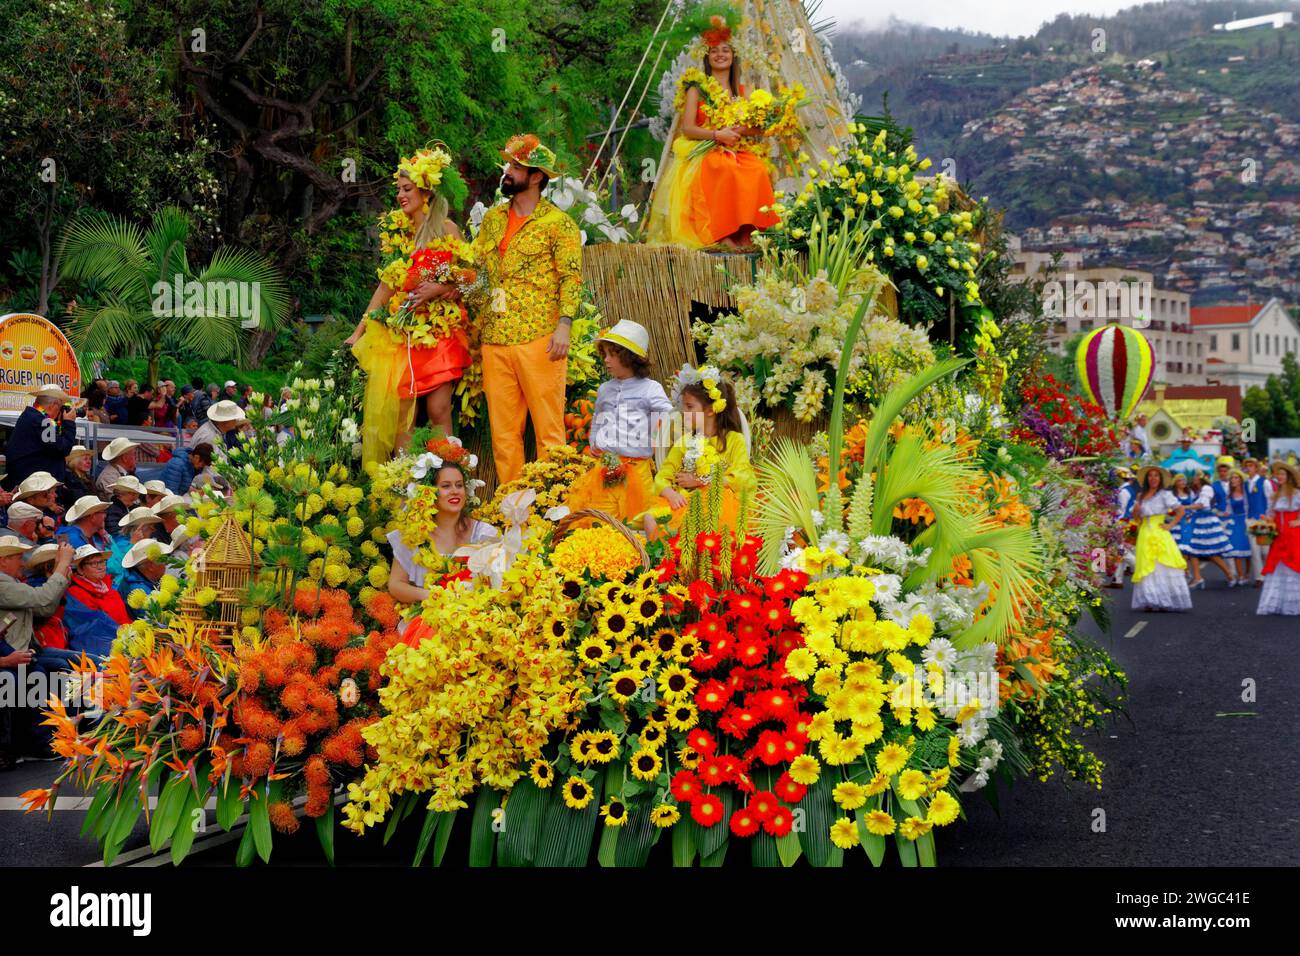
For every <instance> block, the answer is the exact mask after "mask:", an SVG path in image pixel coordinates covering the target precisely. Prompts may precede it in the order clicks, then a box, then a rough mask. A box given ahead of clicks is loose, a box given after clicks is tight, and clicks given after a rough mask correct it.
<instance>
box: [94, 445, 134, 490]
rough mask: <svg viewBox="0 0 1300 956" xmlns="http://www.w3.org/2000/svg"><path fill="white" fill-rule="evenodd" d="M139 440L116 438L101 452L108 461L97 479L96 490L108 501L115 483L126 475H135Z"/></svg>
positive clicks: (101, 455)
mask: <svg viewBox="0 0 1300 956" xmlns="http://www.w3.org/2000/svg"><path fill="white" fill-rule="evenodd" d="M139 447H140V445H139V443H138V442H133V441H131V439H129V438H114V439H113V440H112V441H111V442H109V443H108V447H107V448H105V449H104V450H103V451H102V452H101V453H100V456H99V457H100V458H103V459H104V461H106V462H108V464H107V465H105V466H104V469H103V471H101V472H100V473H99V477H98V478H96V479H95V491H96V492H98V493H99V496H100V497H101V498H103V499H104V500H105V501H107V500H108V499H109V498H111V497H112V496H113V483H114V482H115V481H117V480H118V479H119V478H122V477H124V476H126V475H132V476H134V475H135V450H136V449H137V448H139Z"/></svg>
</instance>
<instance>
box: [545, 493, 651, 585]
mask: <svg viewBox="0 0 1300 956" xmlns="http://www.w3.org/2000/svg"><path fill="white" fill-rule="evenodd" d="M583 521H597V522H600V523H602V524H607V525H609V526H610V527H611V528H613V529H614V530H615V531H618V532H619V533H621V534H622V535H623V537H625V538H627V540H628V542H629V543H630V544H631V545H632V547H633V548H634V549H636V554H637V557H638V558H640V559H641V567H642V569H644V570H646V571H649V570H650V555H649V554H647V553H646V549H645V545H644V544H642V543H641V539H640V538H638V537H637V536H636V535H635V534H634V533H633V532H632V530H631V529H630V528H628V526H627V525H625V524H624V523H623V522H621V521H619V520H618V519H617V518H615V517H614V516H613V515H612V514H609V513H608V512H605V511H597V510H596V509H595V508H584V509H583V510H581V511H571V512H570V513H569V514H567V515H565V516H564V517H563V518H561V519H560V520H559V521H557V522H555V529H554V530H553V531H552V532H551V543H552V544H557V543H559V542H560V541H561V540H562V539H563V538H564V536H565V535H567V534H568V533H569V532H570V531H576V530H577V527H578V525H579V524H580V523H581V522H583Z"/></svg>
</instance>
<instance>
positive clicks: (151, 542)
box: [122, 538, 173, 568]
mask: <svg viewBox="0 0 1300 956" xmlns="http://www.w3.org/2000/svg"><path fill="white" fill-rule="evenodd" d="M155 549H156V550H155ZM172 550H173V549H172V546H171V545H170V544H167V543H166V542H164V541H157V540H155V539H153V538H144V539H142V540H140V541H137V542H136V543H135V544H133V545H131V550H130V551H128V552H127V553H126V555H125V556H124V557H123V558H122V567H124V568H133V567H135V566H136V565H137V564H139V563H140V562H141V561H154V560H156V557H153V556H154V555H156V556H157V557H162V556H163V555H165V554H171V553H172Z"/></svg>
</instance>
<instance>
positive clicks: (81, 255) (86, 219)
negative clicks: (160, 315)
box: [58, 213, 152, 299]
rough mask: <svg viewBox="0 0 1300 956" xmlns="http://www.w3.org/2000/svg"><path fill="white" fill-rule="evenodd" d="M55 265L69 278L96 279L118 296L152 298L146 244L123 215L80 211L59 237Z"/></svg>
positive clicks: (138, 231)
mask: <svg viewBox="0 0 1300 956" xmlns="http://www.w3.org/2000/svg"><path fill="white" fill-rule="evenodd" d="M58 268H59V272H60V273H61V274H62V275H65V276H67V277H68V278H70V279H97V280H99V281H101V282H103V283H104V285H105V287H106V288H107V289H109V290H110V291H112V292H114V293H116V294H117V295H118V296H120V297H124V298H130V299H139V298H146V299H147V298H151V296H150V288H151V286H152V280H151V276H150V273H151V272H152V270H151V268H150V261H149V256H148V247H147V246H146V244H145V241H144V238H143V237H142V236H141V235H140V230H139V228H138V227H137V226H136V225H135V224H134V223H131V222H127V221H126V220H125V219H118V218H116V217H114V216H105V215H101V214H93V213H86V214H82V215H79V216H78V217H77V218H75V219H74V220H73V221H72V222H70V223H69V224H68V226H67V227H66V228H65V229H64V230H63V235H62V236H61V237H60V239H59V248H58Z"/></svg>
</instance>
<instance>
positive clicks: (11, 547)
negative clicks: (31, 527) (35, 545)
mask: <svg viewBox="0 0 1300 956" xmlns="http://www.w3.org/2000/svg"><path fill="white" fill-rule="evenodd" d="M31 550H32V546H31V545H30V544H28V543H27V542H25V541H23V540H22V539H21V538H17V537H15V536H14V535H12V534H7V535H5V536H4V537H0V558H7V557H10V556H11V555H15V554H26V553H27V552H28V551H31Z"/></svg>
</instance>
